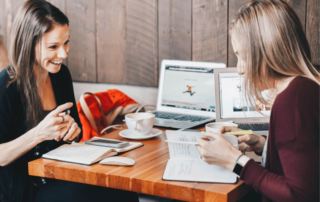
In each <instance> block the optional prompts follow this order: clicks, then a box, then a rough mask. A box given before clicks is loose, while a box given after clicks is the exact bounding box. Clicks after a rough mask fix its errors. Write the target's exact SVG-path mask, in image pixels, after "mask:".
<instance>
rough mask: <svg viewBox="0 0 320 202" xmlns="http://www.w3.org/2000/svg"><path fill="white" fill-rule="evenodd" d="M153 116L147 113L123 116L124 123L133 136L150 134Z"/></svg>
mask: <svg viewBox="0 0 320 202" xmlns="http://www.w3.org/2000/svg"><path fill="white" fill-rule="evenodd" d="M154 120H155V115H154V114H153V113H149V112H138V113H130V114H127V115H125V122H126V125H127V127H128V129H129V131H130V132H132V133H133V134H139V135H147V134H148V133H150V132H151V130H152V128H153V124H154Z"/></svg>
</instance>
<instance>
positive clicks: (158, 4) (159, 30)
mask: <svg viewBox="0 0 320 202" xmlns="http://www.w3.org/2000/svg"><path fill="white" fill-rule="evenodd" d="M49 1H50V2H51V3H53V4H54V5H56V6H57V7H58V8H60V9H61V10H62V11H63V12H64V13H66V15H67V16H68V17H69V19H70V27H71V51H70V54H69V59H68V61H67V64H68V66H69V68H70V70H71V73H72V76H73V79H74V80H75V81H85V82H93V83H96V82H98V83H115V84H129V85H139V86H157V83H158V75H159V67H160V62H161V60H162V59H180V60H197V61H215V62H224V63H226V64H227V65H228V66H235V64H236V58H235V55H234V54H233V51H232V48H231V45H230V39H229V36H228V27H229V23H230V22H231V20H232V18H233V16H234V15H235V14H236V12H237V11H238V9H239V7H240V6H241V5H242V4H243V3H245V2H246V1H247V0H215V1H213V0H108V1H105V0H92V1H87V0H49ZM287 1H288V2H289V4H290V5H291V6H292V7H293V8H294V10H295V11H296V12H297V14H298V16H299V18H300V20H301V22H302V24H303V27H304V29H305V31H306V35H307V38H308V40H309V42H310V46H311V50H312V60H313V62H314V63H315V64H318V65H319V64H320V55H319V54H320V52H319V50H320V39H319V38H320V27H319V21H320V20H319V18H320V16H319V0H287ZM22 2H23V0H0V8H1V10H2V11H4V12H0V35H1V36H2V38H3V39H4V44H7V41H8V39H9V36H10V34H9V30H10V27H11V23H12V20H13V18H14V14H15V13H16V11H17V8H18V7H19V6H20V5H21V4H22Z"/></svg>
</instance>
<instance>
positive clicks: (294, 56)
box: [230, 0, 320, 104]
mask: <svg viewBox="0 0 320 202" xmlns="http://www.w3.org/2000/svg"><path fill="white" fill-rule="evenodd" d="M230 35H231V38H232V39H233V40H237V39H238V40H237V41H236V43H238V44H239V46H240V47H241V48H243V51H244V62H243V63H242V64H240V65H241V69H244V70H245V71H244V77H245V79H244V80H245V84H244V85H245V89H246V94H247V97H248V99H249V100H250V102H251V103H254V100H259V101H260V102H261V103H264V104H268V101H267V100H266V99H265V98H264V97H263V96H262V94H261V92H262V90H263V89H266V88H273V87H274V83H273V82H275V81H278V80H280V79H283V78H286V77H295V76H303V77H307V78H309V79H311V80H313V81H315V82H316V83H318V84H319V81H320V80H319V78H320V74H319V70H318V69H316V67H315V66H313V65H312V63H311V56H310V55H311V54H310V48H309V45H308V41H307V39H306V37H305V34H304V32H303V29H302V26H301V23H300V21H299V18H298V17H297V15H296V13H295V12H294V11H293V10H292V8H290V6H289V5H288V4H287V3H286V2H284V1H281V0H277V1H275V0H255V1H251V2H249V3H248V4H246V5H244V6H243V7H241V8H240V10H239V13H238V14H237V16H236V18H235V20H234V21H233V22H232V23H231V27H230ZM239 39H240V40H239Z"/></svg>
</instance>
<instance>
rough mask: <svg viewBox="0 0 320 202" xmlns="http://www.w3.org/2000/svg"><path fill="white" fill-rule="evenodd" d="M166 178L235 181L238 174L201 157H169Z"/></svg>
mask: <svg viewBox="0 0 320 202" xmlns="http://www.w3.org/2000/svg"><path fill="white" fill-rule="evenodd" d="M163 179H165V180H176V181H192V182H218V183H235V182H236V181H237V175H236V174H234V173H233V172H231V171H228V170H226V169H224V168H222V167H220V166H216V165H209V164H207V163H206V162H204V161H202V160H200V159H198V160H197V159H190V160H187V159H169V161H168V162H167V166H166V169H165V172H164V174H163Z"/></svg>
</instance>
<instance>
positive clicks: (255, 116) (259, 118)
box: [215, 68, 270, 131]
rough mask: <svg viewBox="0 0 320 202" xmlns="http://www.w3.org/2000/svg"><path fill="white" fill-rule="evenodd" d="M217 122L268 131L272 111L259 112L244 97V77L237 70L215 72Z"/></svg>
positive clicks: (228, 69) (225, 69)
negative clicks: (228, 122) (231, 122)
mask: <svg viewBox="0 0 320 202" xmlns="http://www.w3.org/2000/svg"><path fill="white" fill-rule="evenodd" d="M215 82H216V83H215V86H216V103H217V114H216V121H233V122H234V123H236V124H238V127H239V128H242V129H251V130H254V131H268V129H269V118H270V109H263V110H261V111H257V110H256V107H255V106H252V105H250V104H249V103H248V102H247V101H246V99H245V95H244V92H243V90H244V86H243V77H242V76H240V75H239V73H238V72H237V69H236V68H224V69H218V70H216V71H215Z"/></svg>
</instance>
